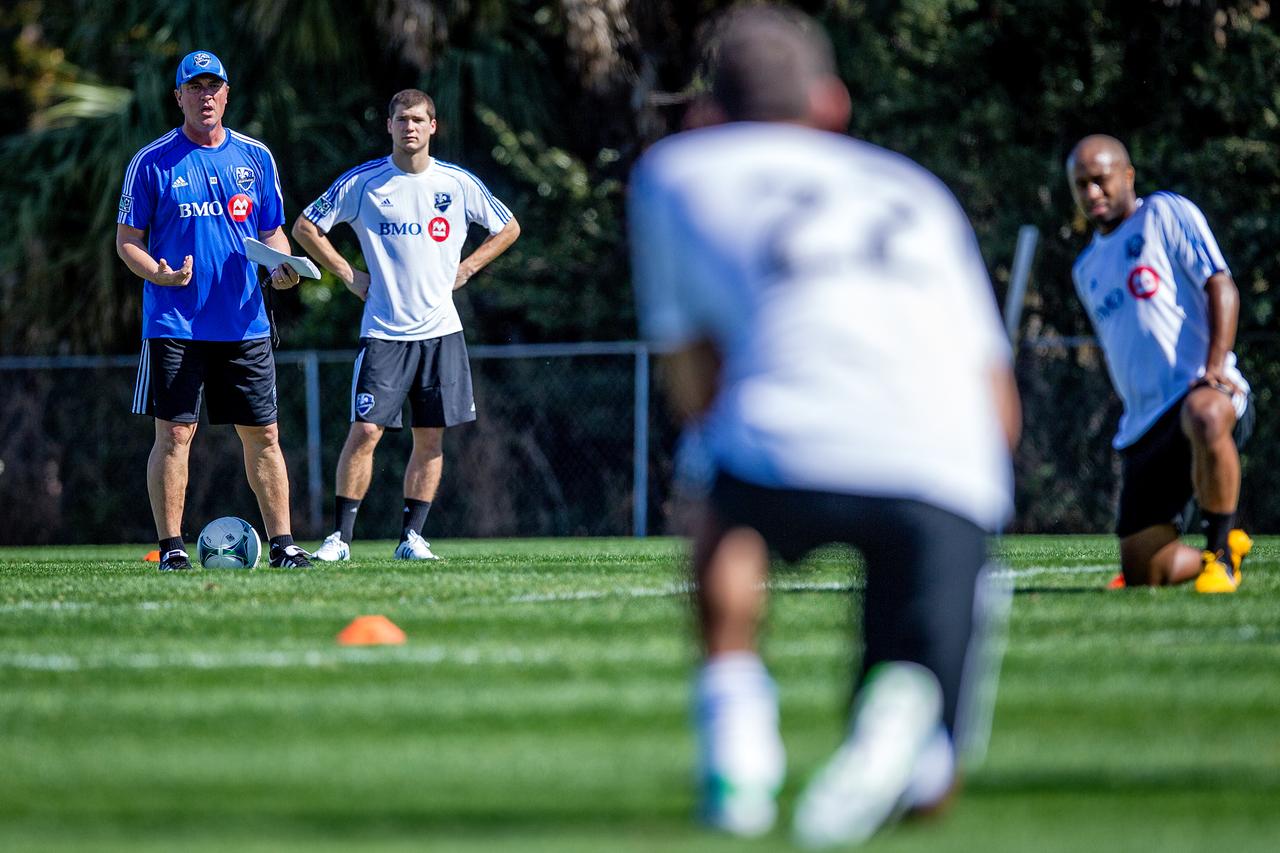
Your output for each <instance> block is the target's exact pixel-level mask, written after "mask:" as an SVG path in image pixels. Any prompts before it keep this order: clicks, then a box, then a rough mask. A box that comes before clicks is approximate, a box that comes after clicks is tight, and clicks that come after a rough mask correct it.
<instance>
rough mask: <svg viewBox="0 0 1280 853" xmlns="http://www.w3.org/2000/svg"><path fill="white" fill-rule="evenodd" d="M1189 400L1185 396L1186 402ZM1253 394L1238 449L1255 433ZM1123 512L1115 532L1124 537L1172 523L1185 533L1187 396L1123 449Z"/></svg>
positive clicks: (1191, 489) (1190, 490)
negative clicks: (1184, 409)
mask: <svg viewBox="0 0 1280 853" xmlns="http://www.w3.org/2000/svg"><path fill="white" fill-rule="evenodd" d="M1185 399H1186V398H1185V397H1184V398H1183V400H1185ZM1253 420H1254V411H1253V397H1252V396H1251V397H1250V398H1249V400H1248V402H1247V403H1246V405H1245V410H1244V414H1243V415H1241V416H1240V418H1239V419H1238V420H1237V421H1236V426H1235V431H1234V433H1233V436H1234V438H1235V442H1236V447H1244V445H1245V443H1246V442H1248V440H1249V436H1250V435H1252V434H1253ZM1120 464H1121V478H1122V479H1121V486H1120V510H1119V513H1118V514H1117V518H1116V535H1117V536H1119V537H1120V538H1121V539H1123V538H1124V537H1126V536H1130V535H1132V534H1134V533H1137V532H1139V531H1141V530H1145V529H1146V528H1148V527H1153V526H1155V525H1157V524H1172V525H1173V526H1175V527H1176V528H1178V530H1179V532H1182V533H1185V532H1186V526H1187V523H1188V521H1189V519H1188V518H1187V517H1186V515H1187V514H1186V512H1185V510H1186V509H1187V507H1188V505H1189V503H1190V501H1191V498H1192V496H1193V495H1194V493H1195V486H1194V484H1193V483H1192V482H1191V441H1190V439H1188V438H1187V436H1186V434H1185V433H1183V431H1182V400H1179V401H1178V402H1177V403H1175V404H1174V405H1172V406H1170V407H1169V411H1167V412H1165V413H1164V414H1163V415H1161V416H1160V419H1159V420H1157V421H1156V422H1155V423H1154V424H1152V425H1151V428H1150V429H1148V430H1147V431H1146V432H1144V433H1143V434H1142V437H1141V438H1139V439H1138V440H1137V441H1135V442H1134V443H1133V444H1131V445H1129V446H1128V447H1126V448H1124V449H1123V450H1121V451H1120Z"/></svg>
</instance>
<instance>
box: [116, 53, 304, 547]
mask: <svg viewBox="0 0 1280 853" xmlns="http://www.w3.org/2000/svg"><path fill="white" fill-rule="evenodd" d="M230 90H231V84H230V83H229V82H228V81H227V72H226V69H225V68H224V67H223V65H222V62H221V61H220V60H219V59H218V57H216V56H214V55H213V54H212V53H209V52H208V51H202V50H198V51H195V52H193V53H189V54H187V55H186V56H185V57H184V58H183V59H182V62H181V63H179V65H178V71H177V75H176V79H175V82H174V92H173V95H174V98H175V99H176V100H177V102H178V108H179V109H180V110H182V117H183V122H182V126H181V127H179V128H176V129H175V130H171V131H169V132H168V133H166V134H165V135H164V136H162V137H160V138H159V139H157V140H155V141H153V142H151V143H150V144H149V145H147V146H145V147H144V148H142V149H141V150H140V151H138V153H137V154H135V155H134V157H133V159H132V160H131V161H130V162H129V167H128V168H127V169H126V170H125V177H124V187H123V189H122V190H121V192H120V214H119V216H118V218H117V220H116V221H117V223H118V224H117V225H116V252H117V254H119V255H120V258H121V260H123V261H124V263H125V265H126V266H127V267H129V269H130V271H132V272H133V274H134V275H136V276H138V277H139V278H141V279H142V280H143V282H144V284H143V290H142V337H143V341H142V357H141V359H140V361H139V363H138V382H137V387H136V388H135V390H134V396H133V411H134V413H135V414H140V415H150V416H151V417H153V418H154V419H155V443H154V445H153V446H152V448H151V456H150V458H149V459H148V460H147V491H148V493H149V495H150V497H151V511H152V514H153V515H154V516H155V523H156V530H157V535H158V537H159V540H160V570H161V571H175V570H181V569H190V568H191V561H190V559H189V558H188V556H187V552H186V549H185V548H184V547H183V543H182V510H183V507H184V505H185V503H186V491H187V460H188V457H189V455H190V451H191V440H192V439H193V438H194V437H195V433H196V424H197V423H198V421H199V420H200V403H201V399H202V397H204V396H205V395H208V399H209V422H210V423H215V424H224V423H233V424H235V427H236V433H237V434H238V435H239V436H240V442H241V444H243V445H244V466H245V472H246V473H247V475H248V478H249V485H250V486H252V487H253V493H254V494H255V495H256V496H257V498H258V507H259V509H260V510H261V512H262V521H263V524H264V525H265V526H266V531H267V537H268V538H269V539H270V540H271V549H270V562H271V565H272V566H276V567H281V568H305V567H306V566H309V565H310V561H309V560H308V559H307V556H306V554H305V553H304V552H303V550H302V549H301V548H299V547H298V546H297V545H295V544H294V543H293V536H292V533H291V528H290V524H289V474H288V470H287V469H286V468H285V464H284V454H283V453H282V452H281V450H280V434H279V429H278V427H277V425H276V419H277V413H278V410H277V407H276V363H275V356H274V354H273V353H272V350H271V326H270V323H269V321H268V318H267V312H266V307H265V303H264V300H263V298H262V290H261V288H260V287H259V285H258V267H257V265H256V264H252V263H250V262H249V259H248V258H246V257H245V249H244V239H245V238H246V237H253V238H256V239H259V240H261V241H262V242H264V243H266V244H268V245H269V246H271V247H272V248H273V249H278V250H279V251H281V252H285V253H286V254H287V253H289V251H290V249H289V238H288V237H286V236H285V234H284V231H283V230H282V229H281V227H280V226H281V225H282V224H283V223H284V200H283V198H282V196H281V192H280V178H279V176H278V174H277V171H276V162H275V158H273V157H272V156H271V152H270V151H268V150H267V146H265V145H263V144H262V143H261V142H259V141H258V140H256V139H253V138H252V137H249V136H245V135H244V134H243V133H237V132H236V131H234V130H229V129H228V128H225V127H223V125H222V116H223V113H225V112H226V109H227V98H228V94H229V92H230ZM297 283H298V274H297V272H295V271H294V270H293V268H292V267H290V266H289V265H288V264H281V265H280V266H278V267H276V268H275V269H274V270H272V271H271V286H272V287H274V288H288V287H293V286H294V285H296V284H297Z"/></svg>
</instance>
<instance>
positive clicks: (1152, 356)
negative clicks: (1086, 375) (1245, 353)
mask: <svg viewBox="0 0 1280 853" xmlns="http://www.w3.org/2000/svg"><path fill="white" fill-rule="evenodd" d="M1219 272H1223V273H1227V274H1228V275H1229V274H1230V270H1229V269H1228V268H1227V262H1226V261H1225V260H1224V259H1223V257H1222V252H1221V251H1220V250H1219V249H1218V242H1217V241H1216V240H1215V239H1214V237H1213V232H1211V231H1210V230H1209V224H1208V223H1207V222H1206V221H1205V218H1204V214H1203V213H1201V212H1200V209H1199V208H1198V207H1196V206H1195V205H1194V204H1192V203H1191V201H1189V200H1188V199H1186V198H1183V197H1182V196H1180V195H1178V194H1176V193H1170V192H1159V193H1153V194H1152V195H1151V196H1150V197H1148V198H1145V199H1138V207H1137V209H1136V210H1135V211H1134V212H1133V214H1131V215H1130V216H1129V218H1128V219H1126V220H1125V221H1124V222H1122V223H1120V225H1119V226H1118V227H1117V228H1116V229H1115V230H1114V231H1112V232H1111V233H1110V234H1102V233H1095V234H1094V236H1093V241H1092V242H1091V243H1090V244H1089V246H1088V247H1087V248H1086V249H1085V250H1084V251H1083V252H1081V254H1080V257H1079V258H1077V259H1076V262H1075V265H1074V266H1073V267H1072V270H1071V275H1072V278H1073V279H1074V281H1075V287H1076V293H1077V294H1078V295H1079V297H1080V301H1081V303H1082V304H1083V305H1084V308H1085V311H1086V312H1087V313H1088V315H1089V319H1090V320H1091V321H1092V322H1093V328H1094V331H1095V332H1096V333H1097V335H1098V340H1099V341H1100V342H1101V344H1102V351H1103V353H1105V355H1106V360H1107V369H1108V371H1109V372H1110V374H1111V381H1112V383H1113V384H1114V385H1115V389H1116V393H1117V394H1119V395H1120V399H1121V400H1123V401H1124V414H1123V415H1121V417H1120V428H1119V430H1118V431H1117V432H1116V436H1115V439H1114V441H1113V445H1114V446H1115V447H1116V449H1122V448H1125V447H1128V446H1129V445H1131V444H1133V443H1134V442H1135V441H1137V440H1138V439H1139V438H1141V437H1142V436H1143V434H1144V433H1145V432H1146V431H1147V430H1148V429H1150V428H1151V426H1152V425H1153V424H1154V423H1155V422H1156V421H1157V420H1159V419H1160V416H1161V415H1162V414H1164V413H1165V412H1166V411H1168V410H1169V407H1170V406H1173V405H1174V404H1175V403H1177V402H1178V401H1179V400H1181V399H1182V397H1183V396H1184V395H1185V394H1186V393H1187V391H1188V390H1189V389H1190V387H1191V385H1192V383H1193V382H1195V380H1196V379H1197V378H1199V377H1201V376H1203V375H1204V368H1205V360H1206V358H1208V355H1209V309H1208V304H1209V303H1208V298H1207V294H1206V293H1205V289H1204V286H1205V283H1206V282H1207V281H1208V280H1209V278H1210V277H1211V276H1212V275H1214V274H1215V273H1219ZM1227 375H1228V376H1230V377H1231V380H1232V381H1233V382H1235V383H1236V384H1237V385H1238V386H1240V388H1241V389H1243V391H1244V393H1241V394H1238V395H1236V398H1235V399H1234V400H1233V403H1234V404H1235V406H1236V414H1237V415H1241V414H1243V413H1244V407H1245V405H1246V402H1247V392H1248V390H1249V385H1248V383H1247V382H1245V380H1244V377H1243V376H1242V375H1241V374H1240V370H1239V369H1238V368H1237V367H1236V356H1235V353H1230V354H1228V356H1227Z"/></svg>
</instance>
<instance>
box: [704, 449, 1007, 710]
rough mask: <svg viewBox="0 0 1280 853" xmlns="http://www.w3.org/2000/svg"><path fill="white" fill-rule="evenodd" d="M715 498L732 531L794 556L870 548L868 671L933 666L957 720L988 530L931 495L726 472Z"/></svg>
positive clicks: (866, 611)
mask: <svg viewBox="0 0 1280 853" xmlns="http://www.w3.org/2000/svg"><path fill="white" fill-rule="evenodd" d="M710 503H711V507H712V509H713V511H714V512H715V515H716V518H717V521H718V523H719V524H720V526H721V528H722V529H728V528H733V527H739V526H743V527H750V528H752V529H753V530H755V531H756V532H758V533H759V534H760V535H761V536H763V537H764V539H765V541H766V542H767V543H768V544H769V547H770V549H771V550H773V551H776V552H777V553H779V554H780V555H781V556H782V557H783V558H784V559H787V560H796V559H799V558H800V557H803V556H804V555H805V554H806V553H808V552H809V551H810V550H812V549H813V548H816V547H818V546H820V545H825V544H832V543H843V544H848V545H852V546H853V547H855V548H857V549H858V550H859V551H861V552H862V556H863V558H864V559H865V561H866V570H867V586H866V591H865V593H864V594H863V637H864V639H865V642H866V649H865V652H864V653H863V658H862V675H863V676H865V675H866V673H867V672H868V671H869V670H870V669H871V668H872V667H873V666H875V665H876V664H877V663H881V662H884V661H894V660H898V661H903V660H905V661H913V662H915V663H919V664H921V665H923V666H926V667H928V668H929V669H930V670H932V671H933V673H934V674H935V675H936V676H937V677H938V681H939V683H941V685H942V691H943V696H944V702H945V709H944V720H945V722H946V724H947V726H948V727H949V728H951V727H953V726H954V723H955V716H956V710H957V703H958V702H959V700H960V694H961V677H962V674H963V670H964V662H965V655H966V652H967V649H968V647H969V643H970V640H971V639H972V637H973V632H974V624H975V622H974V618H975V617H974V598H975V594H976V589H977V585H978V579H979V576H980V574H981V572H982V568H983V566H984V565H986V562H987V534H986V533H985V532H984V531H983V530H982V528H981V527H979V526H978V525H977V524H975V523H974V522H972V521H969V520H968V519H966V518H962V517H960V516H958V515H955V514H953V513H950V512H948V511H946V510H944V509H941V508H939V507H936V506H933V505H931V504H927V503H923V502H921V501H916V500H909V499H905V498H885V497H871V496H864V495H846V494H837V493H831V492H818V491H808V490H801V489H773V488H766V487H764V486H757V485H754V484H751V483H746V482H743V481H742V480H739V479H736V478H734V477H732V476H729V475H727V474H724V473H721V474H720V475H719V476H717V477H716V481H715V484H714V485H713V486H712V487H711V495H710ZM859 681H861V678H859Z"/></svg>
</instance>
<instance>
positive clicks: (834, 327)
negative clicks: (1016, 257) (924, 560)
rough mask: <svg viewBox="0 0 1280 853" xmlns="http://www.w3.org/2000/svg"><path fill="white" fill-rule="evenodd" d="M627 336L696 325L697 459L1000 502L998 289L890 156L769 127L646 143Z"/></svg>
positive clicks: (992, 516)
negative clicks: (706, 351) (717, 360)
mask: <svg viewBox="0 0 1280 853" xmlns="http://www.w3.org/2000/svg"><path fill="white" fill-rule="evenodd" d="M628 219H629V223H630V228H631V246H632V251H633V266H634V278H635V286H636V295H637V303H638V308H639V320H640V327H641V332H642V334H643V335H644V336H645V338H647V339H648V340H649V341H651V342H653V343H654V344H656V345H658V346H660V347H665V348H679V347H683V346H688V345H691V344H693V343H695V342H697V341H699V340H704V339H705V340H710V341H711V342H713V344H714V345H715V348H716V349H717V351H718V352H719V353H720V355H721V358H722V366H721V375H720V383H721V384H720V388H719V392H718V394H717V397H716V399H715V401H714V402H713V404H712V407H711V410H710V411H709V413H708V414H707V416H706V418H705V420H704V421H703V423H702V424H701V425H700V426H701V429H702V436H703V438H704V440H705V444H706V447H707V450H708V452H709V453H710V455H711V457H712V460H713V464H714V465H715V466H716V467H717V468H718V469H720V470H722V471H724V472H726V473H727V474H730V475H732V476H734V477H736V478H737V479H740V480H744V481H746V482H749V483H753V484H756V485H761V486H766V487H776V488H795V489H809V490H815V491H827V492H836V493H844V494H862V495H868V496H880V497H894V498H908V499H914V500H920V501H923V502H926V503H930V504H932V505H934V506H938V507H941V508H943V509H946V510H948V511H950V512H953V513H955V514H957V515H960V516H962V517H964V518H968V519H970V520H972V521H974V522H975V523H977V524H979V525H981V526H983V527H985V528H987V529H994V528H996V527H998V526H999V525H1000V524H1001V523H1002V522H1003V521H1004V520H1005V519H1006V518H1007V517H1008V514H1009V513H1010V511H1011V508H1012V494H1011V492H1012V474H1011V466H1010V461H1009V451H1008V446H1007V442H1006V439H1005V437H1004V435H1003V431H1002V428H1001V425H1000V421H999V418H998V415H997V411H996V403H995V400H994V390H993V383H992V381H991V377H992V373H993V371H994V370H995V369H998V368H999V367H1000V366H1002V365H1004V366H1007V365H1008V364H1009V359H1010V352H1009V345H1008V341H1007V340H1006V339H1005V337H1004V332H1003V328H1002V326H1001V323H1000V318H999V314H998V312H997V310H996V305H995V295H994V293H993V290H992V287H991V283H990V280H989V279H988V277H987V273H986V269H985V267H984V265H983V263H982V259H981V256H980V254H979V252H978V247H977V243H976V240H975V238H974V234H973V231H972V228H971V227H970V225H969V223H968V220H967V219H966V217H965V216H964V214H963V212H962V211H961V210H960V207H959V205H958V204H957V203H956V201H955V199H954V198H953V197H952V195H951V193H950V192H949V191H948V190H947V189H946V188H945V187H944V186H943V185H942V183H941V182H940V181H939V180H938V179H937V178H935V177H934V176H933V175H931V174H929V173H928V172H927V171H925V170H924V169H922V168H921V167H919V166H917V165H916V164H914V163H912V162H911V161H910V160H908V159H906V158H905V157H902V156H900V155H897V154H893V153H891V152H889V151H886V150H884V149H881V148H877V147H875V146H873V145H870V144H867V143H864V142H859V141H857V140H854V139H850V138H848V137H845V136H841V135H837V134H833V133H825V132H822V131H817V130H811V129H807V128H803V127H798V126H791V125H782V124H755V123H747V122H742V123H734V124H728V125H721V126H718V127H714V128H706V129H701V130H695V131H690V132H687V133H681V134H678V135H677V136H675V137H672V138H670V139H667V140H665V141H663V142H659V143H658V144H657V145H655V146H654V147H653V148H651V149H650V150H649V152H648V153H647V154H646V155H645V156H644V157H643V158H642V160H641V161H640V163H639V164H638V166H637V167H636V170H635V172H634V173H633V175H632V181H631V190H630V208H629V215H628Z"/></svg>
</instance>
